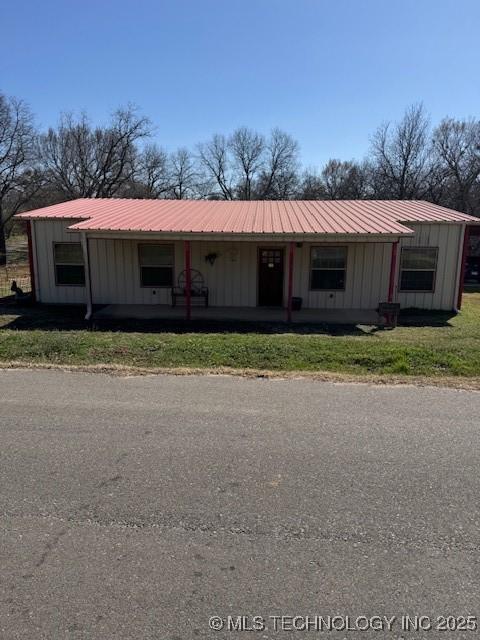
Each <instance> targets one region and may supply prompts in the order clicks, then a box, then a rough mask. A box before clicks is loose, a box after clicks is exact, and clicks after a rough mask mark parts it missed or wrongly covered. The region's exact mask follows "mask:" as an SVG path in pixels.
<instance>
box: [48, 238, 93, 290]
mask: <svg viewBox="0 0 480 640" xmlns="http://www.w3.org/2000/svg"><path fill="white" fill-rule="evenodd" d="M53 256H54V261H55V283H56V285H57V286H61V285H67V286H74V287H83V286H85V267H84V266H83V251H82V245H81V244H80V242H56V243H55V244H54V245H53Z"/></svg>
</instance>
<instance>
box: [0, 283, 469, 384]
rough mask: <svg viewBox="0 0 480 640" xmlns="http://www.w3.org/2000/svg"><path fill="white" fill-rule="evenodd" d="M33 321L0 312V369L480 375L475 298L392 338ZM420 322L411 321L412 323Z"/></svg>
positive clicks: (363, 332) (367, 331) (365, 333)
mask: <svg viewBox="0 0 480 640" xmlns="http://www.w3.org/2000/svg"><path fill="white" fill-rule="evenodd" d="M77 313H78V312H77ZM36 314H38V312H37V311H36V310H31V311H29V312H27V315H25V316H23V318H22V317H21V316H20V317H16V316H15V315H12V308H11V309H10V311H9V312H8V311H7V312H6V310H5V307H4V308H3V315H0V327H2V328H0V362H2V363H10V362H12V361H13V362H24V363H28V364H30V363H33V364H35V363H48V364H64V365H107V366H108V365H126V366H134V367H142V368H165V367H174V368H175V367H188V368H220V367H222V368H223V367H231V368H234V369H256V370H259V369H261V370H271V371H294V372H298V371H308V372H338V373H349V374H381V375H386V374H391V375H405V376H434V377H442V376H468V377H474V376H480V293H470V294H466V295H465V302H464V309H463V311H462V313H461V314H460V315H458V316H456V317H450V318H448V319H447V316H443V315H439V316H435V315H432V316H431V317H429V318H428V320H429V321H430V322H431V324H432V325H433V326H399V327H398V328H396V329H394V330H392V331H374V330H372V329H371V328H367V327H366V328H364V329H361V328H360V329H358V328H351V329H350V330H345V331H343V330H340V331H339V330H338V329H337V331H329V330H328V329H325V330H322V329H316V330H312V328H311V327H310V328H309V330H308V331H307V332H305V331H304V332H298V333H265V332H263V333H262V332H258V331H255V332H253V331H249V330H247V331H248V332H244V331H242V332H239V331H229V332H225V327H223V332H216V333H211V332H210V333H208V332H198V333H191V332H183V333H181V332H177V333H170V332H158V331H157V332H152V331H142V332H140V331H132V330H130V331H128V332H121V331H112V330H102V331H88V330H85V329H81V328H79V327H81V326H82V325H81V322H80V320H79V318H78V317H77V318H73V317H72V318H70V319H69V318H68V317H66V318H65V317H64V318H63V321H62V322H63V324H62V322H60V321H57V322H55V323H53V324H50V325H49V324H48V323H45V321H44V319H43V320H42V318H41V314H40V316H39V315H36ZM38 318H40V320H38ZM35 319H37V321H36V320H35ZM410 320H411V319H410ZM425 320H426V318H423V317H417V320H416V322H417V324H418V325H421V324H423V323H424V321H425ZM35 324H37V326H38V327H40V328H34V327H35ZM75 326H76V327H77V328H75ZM283 330H284V331H285V329H283ZM287 330H288V329H287ZM313 331H315V332H313Z"/></svg>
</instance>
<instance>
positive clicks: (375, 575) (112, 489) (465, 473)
mask: <svg viewBox="0 0 480 640" xmlns="http://www.w3.org/2000/svg"><path fill="white" fill-rule="evenodd" d="M0 388H1V389H2V399H1V405H0V406H1V410H0V526H1V534H0V536H1V543H0V556H1V558H0V559H1V582H0V638H1V639H2V640H13V639H22V640H23V639H25V640H36V639H37V638H38V639H45V640H47V639H48V640H52V639H56V638H69V639H70V638H71V639H80V638H82V639H84V638H95V639H97V638H98V639H102V640H104V639H108V640H109V639H110V638H115V640H123V639H126V638H128V639H130V638H132V639H133V638H135V639H137V638H142V639H152V640H153V639H155V640H164V639H171V640H174V639H177V640H180V639H182V640H184V639H188V638H218V639H219V640H220V639H221V638H241V637H249V638H251V637H252V635H253V636H254V637H261V638H280V639H285V640H286V639H287V638H290V637H305V636H307V637H318V636H319V634H318V633H312V634H310V633H293V634H290V633H288V632H280V631H279V632H276V633H275V632H273V631H272V630H271V629H270V630H266V631H264V632H263V633H254V634H252V633H251V632H245V633H242V632H231V633H228V632H226V631H221V632H215V631H212V630H209V628H208V619H209V617H210V616H212V615H220V616H223V617H225V616H227V615H242V614H243V615H255V614H258V615H262V616H269V615H281V614H292V615H295V614H299V615H307V614H309V615H316V614H318V615H320V614H324V615H326V614H348V615H352V616H354V615H397V616H400V615H402V614H411V615H415V614H416V615H430V616H436V615H443V614H454V615H467V614H470V615H479V614H480V612H479V611H478V606H479V605H478V602H479V595H480V571H479V570H480V563H479V559H478V556H479V554H478V552H479V544H480V535H479V531H480V528H479V525H480V509H479V501H478V495H479V489H480V474H479V473H478V469H479V462H480V428H479V427H480V424H479V423H480V420H479V417H480V393H478V392H471V391H458V390H446V389H435V388H415V387H408V386H398V387H387V386H385V387H379V386H377V387H376V386H373V385H363V384H362V385H354V384H331V383H323V382H315V381H308V380H261V379H258V380H252V379H242V378H235V377H220V376H218V377H215V376H199V377H197V376H185V377H182V376H151V377H124V378H122V377H111V376H107V375H103V374H86V373H70V372H60V371H53V370H52V371H34V370H32V371H27V370H4V371H0ZM328 635H329V637H332V638H343V637H345V634H343V633H335V632H331V633H329V634H328ZM475 635H476V634H475V633H472V632H465V633H464V635H462V634H461V633H458V632H457V633H449V632H435V631H433V632H429V633H427V634H422V635H418V636H416V635H415V634H409V635H408V637H409V638H415V637H428V638H430V639H432V640H433V638H435V637H441V638H446V639H448V638H450V637H451V638H455V639H457V638H462V637H467V638H473V637H474V636H475ZM347 637H348V638H349V639H352V640H353V639H354V638H356V637H359V638H360V637H361V638H368V637H370V632H349V633H348V634H347ZM372 637H379V634H378V632H377V633H375V632H372ZM382 637H386V638H387V637H392V638H393V637H399V636H398V635H394V634H391V635H388V634H383V635H382Z"/></svg>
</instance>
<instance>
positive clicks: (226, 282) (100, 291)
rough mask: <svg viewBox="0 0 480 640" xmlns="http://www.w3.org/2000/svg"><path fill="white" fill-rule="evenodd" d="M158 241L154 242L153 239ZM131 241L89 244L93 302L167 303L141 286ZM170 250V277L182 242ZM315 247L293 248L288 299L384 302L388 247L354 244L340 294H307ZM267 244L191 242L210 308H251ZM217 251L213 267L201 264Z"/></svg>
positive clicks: (319, 303) (354, 304)
mask: <svg viewBox="0 0 480 640" xmlns="http://www.w3.org/2000/svg"><path fill="white" fill-rule="evenodd" d="M157 242H158V241H157ZM138 244H139V241H136V240H107V239H91V240H89V248H90V263H91V270H92V297H93V302H94V304H108V303H110V304H169V303H170V302H171V298H170V289H169V288H168V287H167V288H142V287H141V286H140V272H139V266H138ZM173 244H174V246H175V279H176V278H177V277H178V274H179V273H180V271H182V270H183V268H184V265H183V244H182V243H181V242H175V243H173ZM318 244H319V243H316V244H310V243H303V244H302V246H301V247H296V248H295V259H294V279H293V282H294V287H293V295H295V296H301V297H302V298H303V304H304V307H305V308H324V309H374V308H375V307H376V306H377V305H378V303H379V302H380V301H381V300H383V299H385V297H386V295H387V290H388V277H389V268H390V250H391V244H390V243H372V244H366V243H355V244H350V245H346V246H348V257H347V278H346V289H345V291H335V292H328V291H310V290H309V287H310V251H311V247H312V246H317V245H318ZM265 246H268V245H267V243H250V242H236V243H235V242H229V243H222V242H191V263H192V268H193V269H198V270H199V271H200V272H201V273H202V274H203V276H204V278H205V283H206V285H207V286H208V287H209V291H210V304H211V305H212V306H221V307H255V306H256V305H257V256H258V249H259V248H260V247H265ZM270 246H272V247H273V246H275V247H282V248H283V249H284V266H285V276H284V300H286V297H287V286H288V285H287V282H288V277H287V269H288V246H287V245H286V244H281V243H275V244H271V245H270ZM209 253H217V255H218V258H217V259H216V261H215V263H214V264H213V265H211V264H209V263H208V262H206V261H205V256H206V255H207V254H209Z"/></svg>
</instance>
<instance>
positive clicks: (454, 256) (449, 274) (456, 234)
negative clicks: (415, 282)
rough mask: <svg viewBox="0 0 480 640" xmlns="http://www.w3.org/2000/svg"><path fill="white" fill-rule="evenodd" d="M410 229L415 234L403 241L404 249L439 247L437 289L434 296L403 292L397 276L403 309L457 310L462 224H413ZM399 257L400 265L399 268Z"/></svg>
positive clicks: (399, 300)
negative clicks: (456, 298)
mask: <svg viewBox="0 0 480 640" xmlns="http://www.w3.org/2000/svg"><path fill="white" fill-rule="evenodd" d="M408 226H409V227H410V228H411V229H413V230H414V231H415V235H414V236H413V237H409V238H403V239H402V240H401V241H400V253H401V248H402V247H438V261H437V273H436V278H435V290H434V291H433V292H432V293H415V292H404V291H400V290H399V288H400V284H399V277H397V290H398V295H397V297H398V302H400V304H401V306H402V309H407V308H409V307H416V308H418V309H444V310H449V309H454V308H455V306H456V300H455V292H456V284H457V280H458V273H457V270H458V256H459V252H461V251H462V247H461V244H462V237H463V236H462V225H453V224H415V225H414V224H411V223H409V224H408ZM400 257H401V256H400V255H399V256H398V264H399V268H400Z"/></svg>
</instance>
